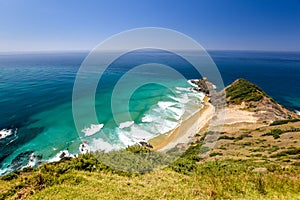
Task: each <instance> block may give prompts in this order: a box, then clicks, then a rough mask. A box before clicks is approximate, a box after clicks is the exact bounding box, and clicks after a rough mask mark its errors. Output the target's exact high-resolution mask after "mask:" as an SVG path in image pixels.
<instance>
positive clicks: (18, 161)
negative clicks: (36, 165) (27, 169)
mask: <svg viewBox="0 0 300 200" xmlns="http://www.w3.org/2000/svg"><path fill="white" fill-rule="evenodd" d="M32 153H33V151H26V152H23V153H20V154H19V155H17V156H16V157H15V158H14V159H13V160H12V162H11V167H12V169H13V170H14V171H15V170H20V169H22V167H24V166H26V165H27V164H28V161H29V159H30V155H31V154H32Z"/></svg>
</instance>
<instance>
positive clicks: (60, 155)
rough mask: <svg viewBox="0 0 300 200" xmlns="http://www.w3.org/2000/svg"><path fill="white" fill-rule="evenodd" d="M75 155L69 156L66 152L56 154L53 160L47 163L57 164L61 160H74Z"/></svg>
mask: <svg viewBox="0 0 300 200" xmlns="http://www.w3.org/2000/svg"><path fill="white" fill-rule="evenodd" d="M75 157H76V155H73V154H70V153H69V151H68V150H63V151H60V152H58V153H57V154H56V155H55V156H54V157H53V158H51V159H49V160H48V161H49V162H58V161H60V160H61V159H62V158H75Z"/></svg>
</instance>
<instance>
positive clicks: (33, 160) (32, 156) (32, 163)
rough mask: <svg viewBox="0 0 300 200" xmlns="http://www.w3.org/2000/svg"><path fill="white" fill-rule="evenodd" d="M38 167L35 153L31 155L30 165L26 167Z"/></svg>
mask: <svg viewBox="0 0 300 200" xmlns="http://www.w3.org/2000/svg"><path fill="white" fill-rule="evenodd" d="M35 165H36V158H35V155H34V153H32V154H30V155H29V160H28V163H27V165H26V166H25V167H34V166H35Z"/></svg>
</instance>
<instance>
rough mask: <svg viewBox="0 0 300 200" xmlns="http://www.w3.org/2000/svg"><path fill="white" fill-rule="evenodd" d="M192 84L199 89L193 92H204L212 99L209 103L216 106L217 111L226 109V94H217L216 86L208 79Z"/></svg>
mask: <svg viewBox="0 0 300 200" xmlns="http://www.w3.org/2000/svg"><path fill="white" fill-rule="evenodd" d="M191 83H193V84H194V85H197V87H195V88H193V90H194V91H197V92H203V93H204V94H205V95H207V96H208V97H209V98H210V99H209V103H211V104H212V105H213V106H215V107H216V109H219V108H224V106H225V103H226V97H225V92H224V91H220V92H217V91H216V88H215V86H214V85H213V84H212V82H210V81H209V80H208V79H207V78H206V77H203V78H201V79H199V80H191Z"/></svg>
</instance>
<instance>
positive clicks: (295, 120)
mask: <svg viewBox="0 0 300 200" xmlns="http://www.w3.org/2000/svg"><path fill="white" fill-rule="evenodd" d="M298 121H300V119H287V120H278V121H274V122H272V123H271V124H270V126H277V125H282V124H287V123H289V122H298Z"/></svg>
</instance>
